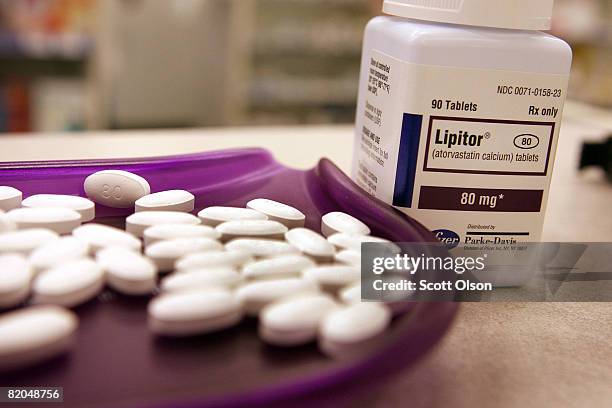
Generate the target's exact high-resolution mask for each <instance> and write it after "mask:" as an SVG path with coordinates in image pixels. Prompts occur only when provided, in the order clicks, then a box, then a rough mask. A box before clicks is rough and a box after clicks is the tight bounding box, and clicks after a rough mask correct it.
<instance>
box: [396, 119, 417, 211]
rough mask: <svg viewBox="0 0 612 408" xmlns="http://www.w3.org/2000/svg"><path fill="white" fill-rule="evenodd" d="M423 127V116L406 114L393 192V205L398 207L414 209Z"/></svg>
mask: <svg viewBox="0 0 612 408" xmlns="http://www.w3.org/2000/svg"><path fill="white" fill-rule="evenodd" d="M422 125H423V115H413V114H411V113H404V118H403V122H402V134H401V139H400V147H399V153H398V156H397V170H396V172H395V191H394V192H393V205H396V206H398V207H406V208H411V207H412V191H413V189H414V177H415V174H416V166H417V158H418V155H419V142H420V140H421V126H422Z"/></svg>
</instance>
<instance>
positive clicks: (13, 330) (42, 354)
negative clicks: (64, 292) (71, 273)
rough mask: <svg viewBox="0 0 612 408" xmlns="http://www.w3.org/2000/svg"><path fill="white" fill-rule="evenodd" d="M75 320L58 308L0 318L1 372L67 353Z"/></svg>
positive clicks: (22, 312)
mask: <svg viewBox="0 0 612 408" xmlns="http://www.w3.org/2000/svg"><path fill="white" fill-rule="evenodd" d="M77 326H78V318H77V317H76V315H75V314H74V313H72V312H70V311H69V310H66V309H63V308H60V307H57V306H34V307H29V308H27V309H21V310H17V311H14V312H10V313H6V314H3V315H0V371H7V370H12V369H18V368H23V367H27V366H30V365H33V364H36V363H40V362H43V361H46V360H48V359H51V358H53V357H56V356H58V355H60V354H63V353H65V352H67V351H68V350H69V349H70V347H71V346H72V343H73V340H74V339H73V335H74V333H75V331H76V329H77Z"/></svg>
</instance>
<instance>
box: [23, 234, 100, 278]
mask: <svg viewBox="0 0 612 408" xmlns="http://www.w3.org/2000/svg"><path fill="white" fill-rule="evenodd" d="M88 253H89V244H88V243H87V242H84V241H82V240H80V239H77V238H74V237H62V238H60V239H58V240H54V241H51V242H49V243H48V244H45V245H43V246H40V247H38V248H36V249H35V250H34V251H32V253H31V254H30V258H29V260H30V264H31V265H32V267H33V268H34V272H35V273H38V272H41V271H43V270H44V269H49V268H52V267H54V266H57V265H59V264H61V263H64V262H66V261H72V260H75V259H79V258H83V257H86V256H87V254H88Z"/></svg>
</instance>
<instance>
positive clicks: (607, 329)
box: [0, 117, 612, 408]
mask: <svg viewBox="0 0 612 408" xmlns="http://www.w3.org/2000/svg"><path fill="white" fill-rule="evenodd" d="M606 127H607V124H603V125H602V124H600V125H597V126H596V125H589V124H586V123H584V122H580V121H577V120H575V119H574V118H573V117H570V118H566V121H565V124H564V127H563V129H562V132H561V140H560V143H559V147H558V156H557V162H556V169H555V175H554V178H553V184H552V187H551V193H550V201H549V206H548V214H547V218H546V222H545V231H544V239H545V240H548V241H612V211H610V202H612V186H611V185H610V184H608V183H607V182H606V181H605V179H604V177H603V175H602V174H600V173H599V172H598V171H590V170H589V171H586V172H584V173H582V174H579V173H578V172H577V171H576V167H577V160H578V155H579V151H580V144H581V142H582V141H583V140H585V139H586V138H591V139H597V138H599V137H602V136H603V135H605V133H606V131H610V129H611V128H610V127H608V128H607V129H606ZM351 145H352V131H351V128H350V127H295V128H294V127H288V128H233V129H207V130H180V131H179V130H175V131H172V130H171V131H134V132H92V133H87V134H85V135H83V134H80V135H57V137H50V136H48V135H45V136H44V137H31V136H7V137H0V161H16V160H49V159H54V160H59V159H84V158H111V157H139V156H157V155H171V154H179V153H189V152H197V151H206V150H216V149H224V148H230V147H244V146H261V147H265V148H267V149H269V150H270V151H271V152H272V153H273V154H274V155H275V156H276V157H277V159H278V160H279V161H281V162H282V163H284V164H286V165H290V166H293V167H298V168H304V169H305V168H310V167H312V166H314V165H315V164H316V162H317V161H318V159H319V158H320V157H322V156H325V157H328V158H330V159H332V160H333V161H334V162H335V163H337V164H338V165H339V166H340V167H341V168H342V169H343V170H345V171H347V172H348V171H349V169H350V161H351ZM611 338H612V305H610V304H605V303H591V304H588V303H584V304H578V303H551V304H536V303H490V304H486V303H483V304H465V305H464V306H463V307H462V309H461V311H460V315H459V318H458V319H457V321H456V323H455V326H454V327H453V329H452V330H451V332H450V333H449V334H448V335H447V337H446V339H445V340H444V341H443V342H442V343H441V345H440V346H439V347H438V349H437V350H436V351H435V352H434V353H432V354H431V355H430V356H429V357H428V358H427V359H425V360H424V361H422V362H421V363H420V364H419V366H418V367H417V368H416V369H415V370H412V371H411V372H410V373H406V374H404V375H401V376H399V377H398V378H397V379H396V381H394V382H392V383H390V384H389V385H388V386H387V387H386V388H385V389H383V390H382V392H380V393H378V394H377V396H376V397H375V398H374V399H372V400H370V401H367V405H368V406H373V407H387V406H407V405H410V406H411V407H440V408H442V407H444V408H446V407H449V406H452V407H474V406H485V407H517V406H520V407H543V406H549V407H561V406H563V407H609V406H610V404H611V401H612V387H611V386H610V384H612V348H611V347H610V339H611ZM362 402H363V401H362ZM362 406H363V405H362Z"/></svg>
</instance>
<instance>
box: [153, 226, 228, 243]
mask: <svg viewBox="0 0 612 408" xmlns="http://www.w3.org/2000/svg"><path fill="white" fill-rule="evenodd" d="M177 238H212V239H219V238H221V233H220V232H218V231H217V230H216V229H214V228H213V227H210V226H208V225H190V224H162V225H154V226H152V227H149V228H147V229H146V230H145V231H144V242H145V245H146V246H148V245H151V244H153V243H155V242H157V241H166V240H169V239H177Z"/></svg>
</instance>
